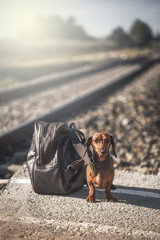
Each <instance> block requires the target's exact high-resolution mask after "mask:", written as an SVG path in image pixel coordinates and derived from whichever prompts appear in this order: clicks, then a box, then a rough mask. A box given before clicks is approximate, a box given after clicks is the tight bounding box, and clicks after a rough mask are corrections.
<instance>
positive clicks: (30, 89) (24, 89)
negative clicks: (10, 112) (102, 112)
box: [0, 57, 147, 104]
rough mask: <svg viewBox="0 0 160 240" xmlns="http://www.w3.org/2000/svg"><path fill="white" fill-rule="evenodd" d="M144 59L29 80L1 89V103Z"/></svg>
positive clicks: (101, 65)
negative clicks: (17, 85)
mask: <svg viewBox="0 0 160 240" xmlns="http://www.w3.org/2000/svg"><path fill="white" fill-rule="evenodd" d="M144 61H147V58H146V57H138V58H133V59H129V60H126V61H122V60H115V61H112V62H106V63H101V64H96V65H95V66H93V67H91V68H89V69H86V70H85V71H84V70H80V71H79V72H76V73H70V74H68V75H66V76H56V77H50V78H49V79H48V77H47V76H46V77H44V80H43V81H40V82H38V81H36V82H34V81H29V83H28V84H25V85H22V86H19V87H14V88H8V89H6V90H0V103H1V104H2V103H7V102H9V101H12V100H15V99H20V98H22V97H24V96H27V95H29V94H33V93H37V92H41V91H44V90H46V89H50V88H52V87H56V86H59V85H62V84H66V83H70V82H73V81H76V80H79V79H80V78H83V77H84V76H89V75H91V74H94V73H97V72H101V71H105V70H107V69H109V68H114V67H117V66H120V65H124V64H138V63H142V62H144Z"/></svg>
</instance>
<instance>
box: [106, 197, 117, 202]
mask: <svg viewBox="0 0 160 240" xmlns="http://www.w3.org/2000/svg"><path fill="white" fill-rule="evenodd" d="M107 201H108V202H117V198H115V197H110V198H107Z"/></svg>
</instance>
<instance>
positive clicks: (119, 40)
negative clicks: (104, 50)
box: [109, 27, 130, 47]
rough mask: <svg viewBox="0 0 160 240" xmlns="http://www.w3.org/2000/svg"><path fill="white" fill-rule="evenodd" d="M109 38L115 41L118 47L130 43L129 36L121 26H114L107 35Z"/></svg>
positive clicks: (126, 45)
mask: <svg viewBox="0 0 160 240" xmlns="http://www.w3.org/2000/svg"><path fill="white" fill-rule="evenodd" d="M109 40H111V41H113V42H115V44H116V45H117V46H118V47H128V46H129V45H130V39H129V36H128V34H127V33H125V32H124V30H123V28H122V27H118V28H115V29H114V30H113V32H112V33H111V35H110V36H109Z"/></svg>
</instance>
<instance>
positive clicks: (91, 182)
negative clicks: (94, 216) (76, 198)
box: [86, 132, 117, 202]
mask: <svg viewBox="0 0 160 240" xmlns="http://www.w3.org/2000/svg"><path fill="white" fill-rule="evenodd" d="M90 145H92V147H93V154H92V159H91V163H92V164H91V165H87V169H86V175H87V182H88V186H89V189H90V191H89V195H88V197H87V202H94V201H95V188H101V189H105V193H106V199H107V200H108V201H110V202H115V201H117V199H116V198H114V197H113V196H112V194H111V192H110V189H111V187H112V181H113V178H114V168H113V159H112V157H111V156H110V155H109V147H110V145H112V149H113V154H114V156H115V157H117V155H116V153H115V144H114V139H113V137H112V136H111V135H109V134H107V133H106V132H100V133H95V134H94V135H93V136H92V137H90V138H88V140H87V142H86V150H87V149H88V148H89V146H90Z"/></svg>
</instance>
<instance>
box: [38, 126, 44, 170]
mask: <svg viewBox="0 0 160 240" xmlns="http://www.w3.org/2000/svg"><path fill="white" fill-rule="evenodd" d="M43 125H44V123H43V122H42V125H41V132H40V139H39V158H40V159H39V163H40V165H43V163H42V134H43Z"/></svg>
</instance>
